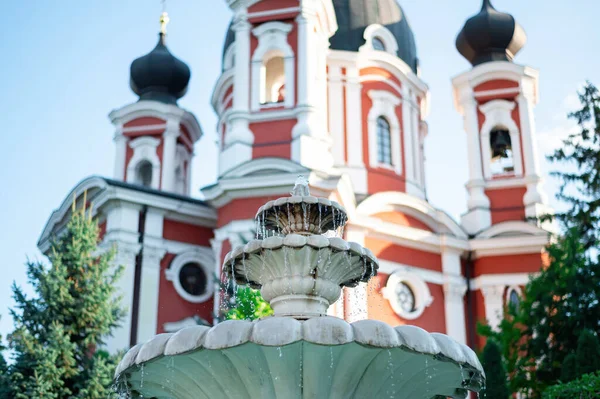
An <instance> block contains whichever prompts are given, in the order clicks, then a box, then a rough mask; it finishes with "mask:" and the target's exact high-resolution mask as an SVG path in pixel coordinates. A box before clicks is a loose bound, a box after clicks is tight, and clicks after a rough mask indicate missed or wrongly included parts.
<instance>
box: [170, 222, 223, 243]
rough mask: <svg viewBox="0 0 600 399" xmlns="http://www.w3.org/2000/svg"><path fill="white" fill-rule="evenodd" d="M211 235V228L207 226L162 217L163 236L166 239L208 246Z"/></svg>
mask: <svg viewBox="0 0 600 399" xmlns="http://www.w3.org/2000/svg"><path fill="white" fill-rule="evenodd" d="M213 236H214V234H213V230H212V229H211V228H209V227H201V226H196V225H193V224H188V223H183V222H179V221H175V220H170V219H164V222H163V237H164V238H165V239H166V240H171V241H178V242H185V243H187V244H193V245H202V246H205V247H210V240H211V239H212V238H213Z"/></svg>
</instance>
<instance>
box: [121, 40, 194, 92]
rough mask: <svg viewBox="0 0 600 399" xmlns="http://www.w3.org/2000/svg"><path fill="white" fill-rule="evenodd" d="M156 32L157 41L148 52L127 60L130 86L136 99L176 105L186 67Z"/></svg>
mask: <svg viewBox="0 0 600 399" xmlns="http://www.w3.org/2000/svg"><path fill="white" fill-rule="evenodd" d="M165 36H166V35H165V34H164V33H160V35H159V40H158V44H157V45H156V47H155V48H154V50H152V51H151V52H150V53H148V54H146V55H144V56H142V57H140V58H138V59H136V60H135V61H133V62H132V63H131V80H130V85H131V89H132V90H133V91H134V93H135V94H137V95H138V96H140V100H153V101H160V102H162V103H166V104H176V103H177V100H178V99H179V98H181V97H183V95H184V94H185V92H186V91H187V87H188V83H189V81H190V68H189V67H188V66H187V65H186V64H185V63H184V62H183V61H181V60H179V59H177V58H176V57H175V56H174V55H173V54H171V52H170V51H169V49H168V48H167V46H166V44H165Z"/></svg>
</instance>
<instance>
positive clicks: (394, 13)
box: [223, 0, 418, 72]
mask: <svg viewBox="0 0 600 399" xmlns="http://www.w3.org/2000/svg"><path fill="white" fill-rule="evenodd" d="M333 7H334V9H335V15H336V18H337V23H338V30H337V32H336V33H335V35H334V36H333V37H332V38H331V39H330V43H331V48H332V49H333V50H346V51H358V50H359V49H360V47H361V46H362V45H364V44H365V38H364V33H365V29H366V28H367V27H368V26H369V25H373V24H379V25H383V26H385V27H386V28H387V29H389V30H390V32H392V34H393V35H394V37H395V38H396V41H397V42H398V54H397V55H398V57H400V58H401V59H402V60H403V61H404V62H406V63H407V64H408V65H409V66H410V68H411V69H412V70H413V71H414V72H416V71H417V65H418V59H417V46H416V44H415V36H414V34H413V31H412V29H411V27H410V24H409V23H408V19H407V18H406V15H405V14H404V11H403V10H402V7H400V5H399V4H398V2H397V1H396V0H333ZM234 41H235V34H234V32H233V30H232V28H231V25H230V26H229V29H228V31H227V35H226V37H225V45H224V46H223V57H225V53H226V51H227V49H228V48H229V46H230V45H231V44H232V43H233V42H234Z"/></svg>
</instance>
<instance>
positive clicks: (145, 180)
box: [135, 161, 152, 187]
mask: <svg viewBox="0 0 600 399" xmlns="http://www.w3.org/2000/svg"><path fill="white" fill-rule="evenodd" d="M135 182H136V183H137V184H140V185H142V186H145V187H151V186H152V164H151V163H150V162H148V161H142V162H140V163H139V165H138V166H137V168H136V169H135Z"/></svg>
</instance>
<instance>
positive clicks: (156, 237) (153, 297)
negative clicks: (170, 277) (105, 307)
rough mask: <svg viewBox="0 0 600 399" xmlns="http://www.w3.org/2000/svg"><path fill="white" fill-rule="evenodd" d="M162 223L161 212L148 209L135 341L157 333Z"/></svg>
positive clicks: (147, 338) (143, 340) (163, 251)
mask: <svg viewBox="0 0 600 399" xmlns="http://www.w3.org/2000/svg"><path fill="white" fill-rule="evenodd" d="M163 224H164V218H163V214H162V212H160V211H158V210H156V209H152V208H150V209H148V211H147V212H146V221H145V224H144V226H145V230H144V246H143V248H142V275H141V279H140V300H139V317H138V336H137V342H146V341H147V340H149V339H150V338H152V337H153V336H154V335H156V333H157V328H158V325H157V320H158V299H159V298H158V293H159V286H160V261H161V260H162V258H163V257H164V256H165V254H166V250H164V249H163V248H162V246H163V245H162V241H163V239H162V236H163Z"/></svg>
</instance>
